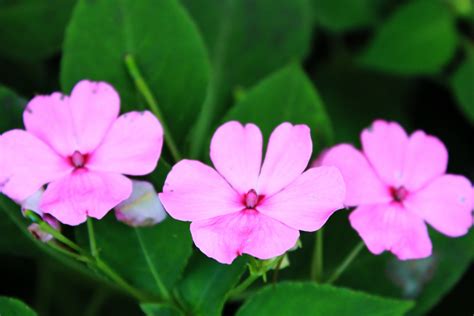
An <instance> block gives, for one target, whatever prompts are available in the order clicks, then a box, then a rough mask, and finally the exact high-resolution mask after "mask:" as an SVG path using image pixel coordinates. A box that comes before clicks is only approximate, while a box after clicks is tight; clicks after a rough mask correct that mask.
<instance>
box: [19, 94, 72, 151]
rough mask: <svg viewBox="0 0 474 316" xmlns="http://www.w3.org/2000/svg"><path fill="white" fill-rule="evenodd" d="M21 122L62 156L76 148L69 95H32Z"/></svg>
mask: <svg viewBox="0 0 474 316" xmlns="http://www.w3.org/2000/svg"><path fill="white" fill-rule="evenodd" d="M23 122H24V124H25V128H26V130H27V131H28V132H29V133H32V134H34V135H35V136H36V137H38V138H39V139H40V140H42V141H43V142H44V143H46V144H48V145H49V146H50V147H51V148H52V149H53V150H55V151H56V152H57V153H58V154H60V155H63V156H64V157H66V156H68V155H70V154H71V153H72V152H74V150H77V147H78V146H77V139H76V136H75V135H76V133H75V131H74V124H73V120H72V116H71V109H70V105H69V97H68V96H65V95H62V94H61V93H53V94H51V95H40V96H36V97H34V98H33V99H32V100H31V101H30V102H29V103H28V105H27V106H26V109H25V112H23Z"/></svg>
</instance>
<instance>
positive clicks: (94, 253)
mask: <svg viewBox="0 0 474 316" xmlns="http://www.w3.org/2000/svg"><path fill="white" fill-rule="evenodd" d="M87 233H88V235H89V247H90V249H91V255H92V257H94V258H98V257H99V253H98V251H97V243H96V241H95V233H94V224H93V223H92V220H91V219H90V218H87Z"/></svg>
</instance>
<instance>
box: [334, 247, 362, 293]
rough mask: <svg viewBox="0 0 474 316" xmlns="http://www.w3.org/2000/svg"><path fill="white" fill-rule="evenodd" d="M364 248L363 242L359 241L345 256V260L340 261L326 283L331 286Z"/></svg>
mask: <svg viewBox="0 0 474 316" xmlns="http://www.w3.org/2000/svg"><path fill="white" fill-rule="evenodd" d="M363 248H364V242H363V241H360V242H359V243H358V244H357V245H356V246H355V247H354V248H353V249H352V250H351V252H350V253H349V254H348V255H347V256H346V258H345V259H344V260H343V261H342V263H341V264H340V265H339V266H338V267H337V268H336V270H335V271H334V272H333V274H331V276H330V277H329V279H328V280H327V283H329V284H332V283H334V282H335V281H336V280H337V279H338V278H339V277H340V276H341V274H342V273H343V272H344V271H345V270H346V269H347V267H349V265H350V264H351V263H352V261H354V259H355V258H356V257H357V255H358V254H359V253H360V251H361V250H362V249H363Z"/></svg>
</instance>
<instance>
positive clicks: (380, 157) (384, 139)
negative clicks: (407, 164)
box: [361, 120, 408, 187]
mask: <svg viewBox="0 0 474 316" xmlns="http://www.w3.org/2000/svg"><path fill="white" fill-rule="evenodd" d="M361 141H362V147H363V152H364V154H365V156H366V157H367V159H368V161H369V162H370V164H371V165H372V167H373V168H374V169H375V172H376V173H377V175H378V176H379V177H380V178H381V179H382V181H383V182H384V183H385V184H387V185H392V186H395V187H399V186H400V185H402V182H403V176H404V175H403V161H404V158H405V151H406V147H407V144H408V136H407V134H406V133H405V131H404V130H403V128H402V127H401V126H400V125H399V124H398V123H395V122H385V121H381V120H378V121H375V122H374V123H373V124H372V126H371V127H369V128H366V129H365V130H364V131H363V132H362V135H361Z"/></svg>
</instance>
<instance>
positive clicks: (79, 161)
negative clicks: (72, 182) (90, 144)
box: [69, 150, 89, 169]
mask: <svg viewBox="0 0 474 316" xmlns="http://www.w3.org/2000/svg"><path fill="white" fill-rule="evenodd" d="M88 156H89V155H87V154H86V155H83V154H81V153H80V152H79V151H77V150H76V151H75V152H74V153H73V154H72V155H71V156H70V157H69V161H70V162H71V164H72V165H73V166H74V168H76V169H79V168H82V167H84V166H85V165H86V163H87V158H88Z"/></svg>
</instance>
